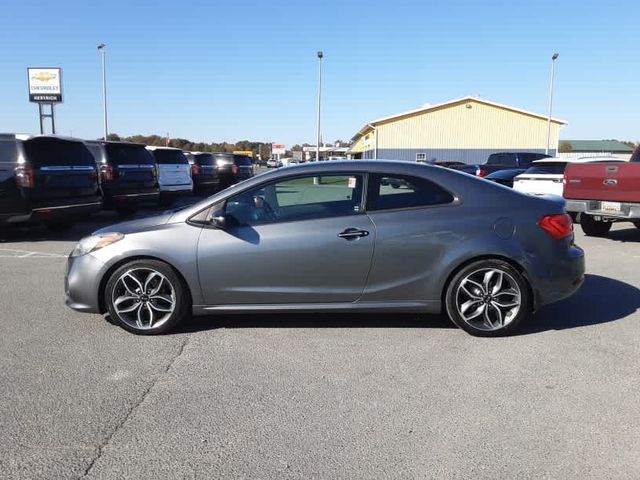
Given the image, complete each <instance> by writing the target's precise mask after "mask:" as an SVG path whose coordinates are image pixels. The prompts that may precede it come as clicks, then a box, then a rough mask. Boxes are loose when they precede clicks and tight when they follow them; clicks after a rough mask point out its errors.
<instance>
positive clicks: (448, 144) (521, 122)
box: [357, 101, 560, 163]
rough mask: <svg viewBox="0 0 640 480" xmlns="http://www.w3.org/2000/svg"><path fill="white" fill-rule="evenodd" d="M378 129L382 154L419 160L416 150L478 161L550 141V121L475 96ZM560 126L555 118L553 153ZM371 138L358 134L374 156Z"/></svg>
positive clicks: (366, 151)
mask: <svg viewBox="0 0 640 480" xmlns="http://www.w3.org/2000/svg"><path fill="white" fill-rule="evenodd" d="M376 129H377V136H378V158H379V159H382V158H389V159H396V160H410V161H415V154H416V153H421V152H424V153H426V154H427V159H431V158H435V159H436V160H454V161H461V162H465V163H479V162H483V161H484V160H486V158H487V156H488V155H489V154H490V153H494V152H500V151H527V152H541V153H544V150H545V147H546V143H547V121H546V120H544V119H542V118H539V117H534V116H531V115H526V114H523V113H518V112H514V111H511V110H507V109H503V108H499V107H494V106H491V105H486V104H484V103H479V102H474V101H464V102H460V103H458V104H453V105H449V106H444V107H443V108H440V109H438V110H432V111H429V112H425V113H423V114H421V115H414V116H408V117H405V118H400V119H395V120H391V121H389V122H387V123H382V124H378V125H377V126H376ZM559 130H560V125H559V124H557V123H554V122H552V123H551V134H550V142H549V143H550V147H551V150H552V151H551V152H550V154H555V152H556V149H557V145H558V137H559ZM369 137H370V138H369V142H367V141H366V140H365V136H363V137H361V138H359V139H358V142H362V148H363V150H364V155H363V157H365V158H373V150H374V145H373V141H374V134H373V133H370V134H369ZM358 142H357V143H358ZM367 143H368V144H369V145H367ZM367 147H368V148H367Z"/></svg>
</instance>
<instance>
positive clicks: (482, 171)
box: [476, 167, 487, 177]
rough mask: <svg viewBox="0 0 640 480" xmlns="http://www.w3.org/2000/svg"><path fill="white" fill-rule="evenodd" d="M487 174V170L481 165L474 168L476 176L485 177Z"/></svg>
mask: <svg viewBox="0 0 640 480" xmlns="http://www.w3.org/2000/svg"><path fill="white" fill-rule="evenodd" d="M486 176H487V171H486V170H485V169H484V168H482V167H478V168H476V177H486Z"/></svg>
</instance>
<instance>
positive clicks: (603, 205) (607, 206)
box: [600, 202, 622, 213]
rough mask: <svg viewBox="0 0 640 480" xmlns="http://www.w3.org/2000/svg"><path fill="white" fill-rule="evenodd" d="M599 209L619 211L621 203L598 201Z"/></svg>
mask: <svg viewBox="0 0 640 480" xmlns="http://www.w3.org/2000/svg"><path fill="white" fill-rule="evenodd" d="M600 210H602V211H603V212H611V213H620V211H621V210H622V205H621V204H620V202H600Z"/></svg>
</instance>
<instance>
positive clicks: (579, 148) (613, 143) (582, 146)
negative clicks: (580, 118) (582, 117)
mask: <svg viewBox="0 0 640 480" xmlns="http://www.w3.org/2000/svg"><path fill="white" fill-rule="evenodd" d="M562 143H568V144H569V145H571V151H572V152H611V153H631V152H633V149H632V148H631V147H629V146H627V145H625V144H624V143H622V142H619V141H618V140H560V144H562Z"/></svg>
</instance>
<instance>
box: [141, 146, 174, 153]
mask: <svg viewBox="0 0 640 480" xmlns="http://www.w3.org/2000/svg"><path fill="white" fill-rule="evenodd" d="M146 149H147V150H151V151H153V150H177V151H178V152H182V150H181V149H179V148H176V147H160V146H156V145H147V146H146Z"/></svg>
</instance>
